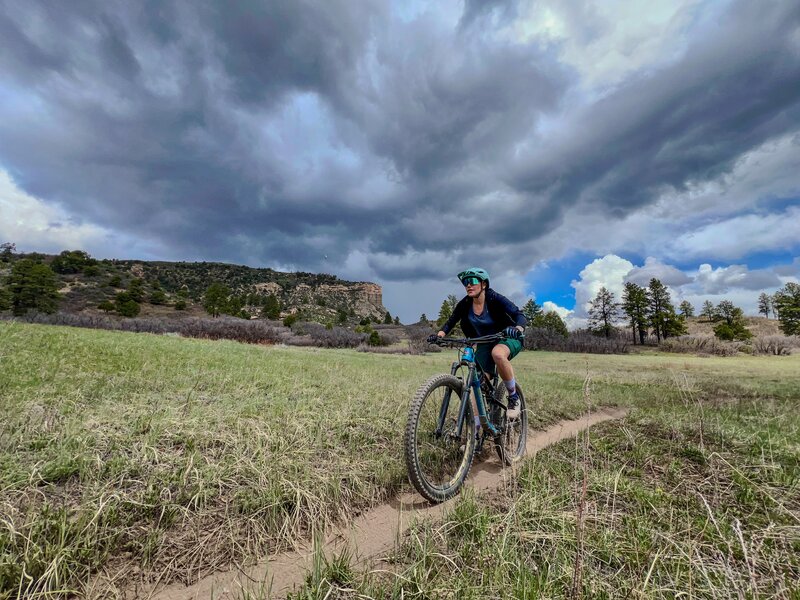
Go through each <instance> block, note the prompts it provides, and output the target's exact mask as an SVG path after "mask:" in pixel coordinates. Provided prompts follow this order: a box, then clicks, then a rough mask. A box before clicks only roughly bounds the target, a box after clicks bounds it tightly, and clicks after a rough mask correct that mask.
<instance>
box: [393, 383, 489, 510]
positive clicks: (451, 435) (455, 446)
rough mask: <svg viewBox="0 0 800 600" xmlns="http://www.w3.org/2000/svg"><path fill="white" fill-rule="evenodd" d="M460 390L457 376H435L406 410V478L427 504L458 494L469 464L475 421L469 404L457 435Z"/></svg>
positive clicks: (419, 391)
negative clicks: (427, 501)
mask: <svg viewBox="0 0 800 600" xmlns="http://www.w3.org/2000/svg"><path fill="white" fill-rule="evenodd" d="M462 391H463V383H462V381H461V380H460V379H458V378H457V377H454V376H453V375H444V374H443V375H436V376H434V377H432V378H431V379H429V380H428V381H426V382H425V384H423V385H422V386H421V387H420V388H419V389H418V390H417V393H416V394H415V395H414V399H413V400H412V401H411V406H410V407H409V411H408V422H407V424H406V431H405V444H404V445H405V458H406V467H407V468H408V478H409V480H410V481H411V483H412V484H413V485H414V487H415V488H416V489H417V491H418V492H419V493H420V494H422V496H423V497H424V498H425V499H426V500H430V501H431V502H443V501H445V500H447V499H449V498H452V497H453V496H454V495H455V494H456V493H458V490H459V489H460V488H461V486H462V485H463V483H464V480H465V479H466V478H467V474H468V473H469V469H470V466H471V465H472V457H473V455H474V454H475V422H474V420H473V418H472V410H471V408H470V403H469V402H468V403H467V405H466V409H465V414H464V422H463V425H462V427H461V433H460V434H459V432H458V413H459V411H460V409H461V395H462ZM440 423H441V428H440Z"/></svg>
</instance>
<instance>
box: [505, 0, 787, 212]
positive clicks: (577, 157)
mask: <svg viewBox="0 0 800 600" xmlns="http://www.w3.org/2000/svg"><path fill="white" fill-rule="evenodd" d="M799 24H800V5H798V4H796V3H769V4H758V5H756V4H753V3H748V2H739V3H733V4H732V5H731V8H730V10H729V11H728V12H727V13H726V14H725V15H723V19H722V20H721V22H720V23H719V24H718V26H717V27H716V28H715V29H712V30H710V31H708V32H707V36H706V37H703V38H702V39H698V40H697V41H696V42H695V43H694V44H693V45H692V46H690V47H689V49H688V50H687V52H686V54H685V56H684V58H683V59H682V60H680V61H678V62H677V63H676V64H674V65H672V66H670V67H668V68H666V69H664V70H661V71H657V72H655V73H653V74H651V75H649V76H646V77H643V78H639V79H636V80H633V81H631V82H630V83H628V84H627V85H624V86H622V87H621V88H619V89H618V90H617V91H616V92H614V93H612V94H610V95H609V96H607V97H605V98H603V99H601V100H599V101H598V102H596V103H595V104H593V105H592V106H590V107H589V108H588V109H587V110H585V111H583V114H582V115H579V116H578V117H577V118H576V119H575V121H574V122H573V124H572V126H571V128H570V129H569V130H568V131H564V132H562V135H561V136H560V139H557V140H543V143H545V144H546V146H545V147H546V149H547V152H546V153H543V152H536V153H535V154H533V155H532V156H530V157H528V158H527V159H524V160H522V161H520V163H519V164H518V165H517V167H516V170H515V176H514V182H515V185H516V186H518V187H521V188H523V189H527V190H530V191H533V192H538V193H547V194H548V195H549V196H550V197H551V198H552V199H553V200H555V201H557V202H559V203H560V204H561V205H562V206H572V205H575V204H577V203H579V202H584V203H586V204H587V205H590V206H593V207H595V208H598V209H601V210H605V211H610V212H612V213H616V214H617V215H618V216H622V215H624V214H625V213H627V212H629V211H630V210H632V209H634V208H636V207H638V206H641V205H643V204H647V203H649V202H651V201H652V200H653V198H654V196H655V195H656V194H657V193H658V192H659V191H661V190H663V189H664V188H665V187H672V188H676V189H684V188H685V186H686V185H687V184H688V183H691V182H696V181H703V180H706V179H709V178H714V177H716V176H719V175H720V174H722V173H724V172H726V171H728V170H729V169H730V168H731V166H732V164H733V162H734V161H735V160H736V159H737V158H738V157H740V156H741V155H742V154H743V153H744V152H746V151H748V150H750V149H752V148H754V147H757V146H758V145H759V144H761V143H763V142H764V141H766V140H768V139H770V138H771V137H773V136H776V135H780V134H783V133H785V132H787V131H793V130H796V129H797V128H798V126H799V125H800V57H799V56H798V49H797V41H796V39H795V36H796V31H797V28H798V25H799Z"/></svg>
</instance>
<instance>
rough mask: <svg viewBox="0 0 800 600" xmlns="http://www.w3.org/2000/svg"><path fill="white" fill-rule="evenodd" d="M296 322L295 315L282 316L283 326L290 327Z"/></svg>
mask: <svg viewBox="0 0 800 600" xmlns="http://www.w3.org/2000/svg"><path fill="white" fill-rule="evenodd" d="M296 322H297V315H286V316H285V317H284V318H283V326H284V327H291V326H292V325H294V324H295V323H296Z"/></svg>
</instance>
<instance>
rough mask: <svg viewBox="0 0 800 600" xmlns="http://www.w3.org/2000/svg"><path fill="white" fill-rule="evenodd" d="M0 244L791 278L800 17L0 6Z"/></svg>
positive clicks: (609, 10) (638, 9)
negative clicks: (0, 239)
mask: <svg viewBox="0 0 800 600" xmlns="http://www.w3.org/2000/svg"><path fill="white" fill-rule="evenodd" d="M0 238H3V241H13V242H15V243H16V244H17V247H18V248H19V249H20V250H23V251H31V250H38V251H49V252H57V251H60V250H63V249H65V248H82V249H85V250H87V251H89V252H90V253H91V254H92V255H93V256H97V257H116V258H141V259H154V260H155V259H160V260H209V261H224V262H233V263H240V264H247V265H251V266H269V267H273V268H276V269H282V270H304V271H313V272H326V273H333V274H336V275H338V276H340V277H343V278H346V279H355V280H367V281H375V282H377V283H380V284H381V285H382V286H383V288H384V303H385V305H386V306H387V308H388V309H389V310H390V312H391V313H392V314H393V315H395V314H397V315H399V316H400V317H401V319H402V320H403V321H405V322H409V321H414V320H416V319H417V318H418V317H419V315H420V313H422V312H425V313H427V314H428V316H434V315H435V314H436V313H437V311H438V308H439V305H440V304H441V300H442V299H443V298H444V297H445V296H446V295H447V294H450V293H454V294H457V295H460V294H461V293H462V290H461V288H460V286H459V283H458V281H457V280H456V279H455V274H456V273H457V272H458V271H459V270H460V269H462V268H464V267H466V266H470V265H481V266H484V267H485V268H486V269H488V270H489V271H490V273H491V274H492V285H493V287H495V288H496V289H498V291H500V292H501V293H504V294H506V295H508V296H509V297H511V298H512V299H514V300H516V301H517V302H519V303H522V302H524V300H525V298H527V297H534V296H535V297H536V299H537V301H539V302H540V303H545V302H547V306H548V307H550V308H554V309H556V310H558V311H560V312H561V313H562V315H564V316H566V317H568V318H570V319H572V320H573V321H574V323H576V324H580V322H581V321H580V319H581V317H582V316H584V313H585V303H586V301H587V300H588V299H589V298H590V297H591V296H593V295H594V293H596V291H597V289H599V286H600V285H607V286H609V287H611V288H612V289H613V290H621V286H622V283H623V281H625V280H633V281H637V282H644V283H646V281H648V280H649V278H650V277H652V276H657V277H661V278H662V280H663V281H664V282H665V283H667V284H668V285H669V286H670V288H671V290H672V291H673V298H674V299H675V300H680V299H683V298H687V299H690V300H691V301H693V302H696V303H699V302H701V301H702V300H703V299H711V300H712V301H715V302H717V301H718V300H719V299H722V298H723V297H725V298H729V299H732V300H734V301H735V302H736V303H738V304H739V305H741V306H743V307H744V308H745V309H746V310H747V311H748V312H751V313H754V312H755V305H756V298H757V296H758V293H759V291H761V290H766V291H770V292H771V291H774V290H776V289H778V288H779V287H781V286H782V285H783V284H785V283H786V282H787V281H798V277H800V3H798V2H795V1H791V0H786V1H782V2H781V1H769V0H765V1H764V2H751V1H726V0H720V1H714V2H696V1H692V0H682V1H674V0H671V1H654V0H649V1H638V0H631V1H627V2H621V1H604V2H586V1H582V0H544V1H524V0H523V1H520V2H512V1H505V0H492V1H489V0H480V1H478V0H458V1H436V2H417V1H411V2H409V1H403V2H378V1H373V0H363V1H361V0H358V1H356V0H326V1H324V2H311V1H306V0H291V1H285V2H284V1H269V2H267V1H259V2H255V1H253V2H202V1H194V2H184V1H169V0H158V1H147V0H142V1H137V2H122V1H120V2H116V1H113V0H103V1H99V0H97V1H89V0H86V1H84V0H74V1H71V2H37V1H32V0H24V1H21V0H20V1H17V0H2V1H0Z"/></svg>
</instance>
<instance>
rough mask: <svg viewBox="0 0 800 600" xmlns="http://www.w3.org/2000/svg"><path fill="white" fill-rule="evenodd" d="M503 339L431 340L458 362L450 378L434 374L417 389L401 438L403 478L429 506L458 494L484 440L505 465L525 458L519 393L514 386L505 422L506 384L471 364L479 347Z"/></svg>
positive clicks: (501, 336)
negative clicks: (514, 402)
mask: <svg viewBox="0 0 800 600" xmlns="http://www.w3.org/2000/svg"><path fill="white" fill-rule="evenodd" d="M505 337H506V336H505V334H503V333H498V334H494V335H487V336H483V337H477V338H446V337H443V338H438V339H437V340H436V341H435V342H434V343H435V344H437V345H439V346H449V347H455V348H458V360H457V361H455V362H453V364H452V366H451V369H450V374H449V375H448V374H446V373H442V374H440V375H434V376H433V377H431V378H430V379H429V380H428V381H426V382H425V383H424V384H423V385H422V386H421V387H420V388H419V389H418V390H417V393H416V394H415V395H414V399H413V400H412V401H411V406H410V407H409V411H408V421H407V423H406V431H405V440H404V445H405V459H406V466H407V468H408V477H409V479H410V480H411V483H412V484H413V485H414V487H415V488H416V489H417V491H418V492H419V493H420V494H422V496H423V497H424V498H425V499H427V500H430V501H431V502H443V501H445V500H447V499H449V498H452V497H453V496H454V495H455V494H457V493H458V491H459V489H460V488H461V486H462V485H463V483H464V480H465V479H466V478H467V474H468V473H469V469H470V467H471V466H472V459H473V457H474V456H475V453H476V452H480V451H482V449H483V444H484V442H486V441H487V440H489V438H491V440H492V443H493V444H494V447H495V449H496V450H497V454H498V456H499V457H500V460H501V461H502V462H503V464H505V465H512V464H514V463H515V462H517V461H518V460H520V459H521V458H522V457H523V456H524V455H525V444H526V441H527V440H526V437H527V429H528V413H527V409H526V406H525V397H524V396H523V394H522V390H521V389H520V387H519V385H517V392H518V393H519V408H520V414H519V417H518V418H515V419H507V418H506V409H507V405H506V403H505V400H504V396H505V395H506V393H507V390H506V387H505V385H503V384H502V382H501V381H500V378H499V376H498V375H497V373H496V372H495V373H489V374H487V373H484V371H483V369H481V366H480V364H478V363H477V361H476V360H475V348H476V347H477V345H478V344H488V343H494V342H498V341H501V340H503V339H505ZM495 371H496V369H495ZM473 399H474V403H473ZM487 405H488V406H487ZM473 406H474V407H475V408H473ZM473 410H477V412H478V416H479V418H480V423H481V434H480V435H479V436H477V437H476V432H475V419H474V418H473V414H474V413H473Z"/></svg>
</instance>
